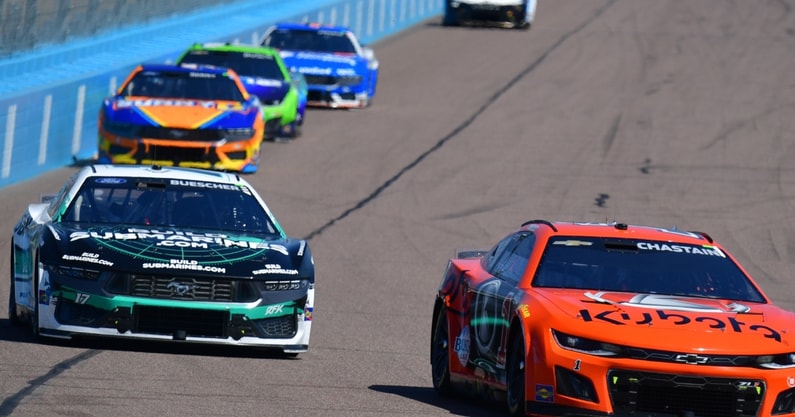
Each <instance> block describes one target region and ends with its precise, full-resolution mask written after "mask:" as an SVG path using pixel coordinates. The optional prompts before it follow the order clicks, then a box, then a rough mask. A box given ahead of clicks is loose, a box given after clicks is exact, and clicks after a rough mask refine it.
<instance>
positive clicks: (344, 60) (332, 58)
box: [282, 52, 356, 74]
mask: <svg viewBox="0 0 795 417" xmlns="http://www.w3.org/2000/svg"><path fill="white" fill-rule="evenodd" d="M282 57H284V55H282ZM295 58H296V59H310V60H314V61H321V62H333V63H337V64H347V65H350V66H354V65H356V59H355V58H351V57H350V56H347V55H332V54H323V53H316V52H299V53H297V54H296V55H295ZM316 68H320V69H323V70H328V73H329V74H331V68H322V67H316ZM301 72H303V71H301Z"/></svg>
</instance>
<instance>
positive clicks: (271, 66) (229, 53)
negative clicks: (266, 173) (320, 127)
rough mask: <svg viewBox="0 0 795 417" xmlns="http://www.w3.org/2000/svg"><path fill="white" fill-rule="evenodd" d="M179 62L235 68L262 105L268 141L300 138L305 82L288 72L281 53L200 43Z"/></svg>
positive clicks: (251, 47) (224, 44) (181, 63)
mask: <svg viewBox="0 0 795 417" xmlns="http://www.w3.org/2000/svg"><path fill="white" fill-rule="evenodd" d="M176 63H177V64H178V65H185V64H193V65H213V66H216V67H226V68H231V69H233V70H234V71H235V72H236V73H237V74H238V75H239V76H240V80H241V81H242V82H243V85H244V86H245V87H246V90H248V92H249V93H251V94H253V95H256V96H257V97H258V98H259V100H260V102H261V103H262V106H263V108H264V112H263V117H264V120H265V138H266V139H275V138H278V137H287V138H296V137H298V135H299V133H300V128H301V125H302V124H303V122H304V113H305V111H306V95H307V86H306V81H305V79H304V77H303V76H302V75H301V74H299V73H291V72H290V71H289V70H288V69H287V67H286V66H285V65H284V61H282V58H281V56H280V55H279V51H277V50H275V49H273V48H266V47H259V46H250V45H240V44H238V45H231V44H228V43H205V44H201V43H197V44H194V45H192V46H190V47H189V48H188V50H187V51H185V52H184V53H183V54H182V55H181V56H180V57H179V58H177V61H176Z"/></svg>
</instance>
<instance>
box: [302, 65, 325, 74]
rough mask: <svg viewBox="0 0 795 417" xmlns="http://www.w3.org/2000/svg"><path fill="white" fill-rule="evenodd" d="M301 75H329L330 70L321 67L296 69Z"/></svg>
mask: <svg viewBox="0 0 795 417" xmlns="http://www.w3.org/2000/svg"><path fill="white" fill-rule="evenodd" d="M298 72H300V73H301V74H310V75H331V68H322V67H301V68H299V69H298Z"/></svg>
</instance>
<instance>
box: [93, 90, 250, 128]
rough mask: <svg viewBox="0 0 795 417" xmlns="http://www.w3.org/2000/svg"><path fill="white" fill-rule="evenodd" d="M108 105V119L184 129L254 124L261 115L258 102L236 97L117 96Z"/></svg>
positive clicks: (105, 106)
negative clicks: (165, 97) (208, 98)
mask: <svg viewBox="0 0 795 417" xmlns="http://www.w3.org/2000/svg"><path fill="white" fill-rule="evenodd" d="M104 108H105V118H106V120H107V121H108V122H119V123H122V122H123V123H133V124H137V125H148V126H162V127H173V128H181V129H206V128H215V129H225V128H238V127H250V126H251V125H252V124H253V120H254V118H255V117H256V115H257V113H256V112H257V109H256V108H255V107H254V106H252V105H250V104H249V103H247V102H246V103H240V102H236V101H214V100H189V99H160V98H147V97H114V98H111V99H107V100H105V103H104Z"/></svg>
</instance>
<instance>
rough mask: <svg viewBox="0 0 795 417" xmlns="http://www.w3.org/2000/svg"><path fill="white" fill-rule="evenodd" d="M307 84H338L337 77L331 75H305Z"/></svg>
mask: <svg viewBox="0 0 795 417" xmlns="http://www.w3.org/2000/svg"><path fill="white" fill-rule="evenodd" d="M304 78H305V79H306V83H307V84H314V85H335V84H337V77H332V76H330V75H306V74H304Z"/></svg>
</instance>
